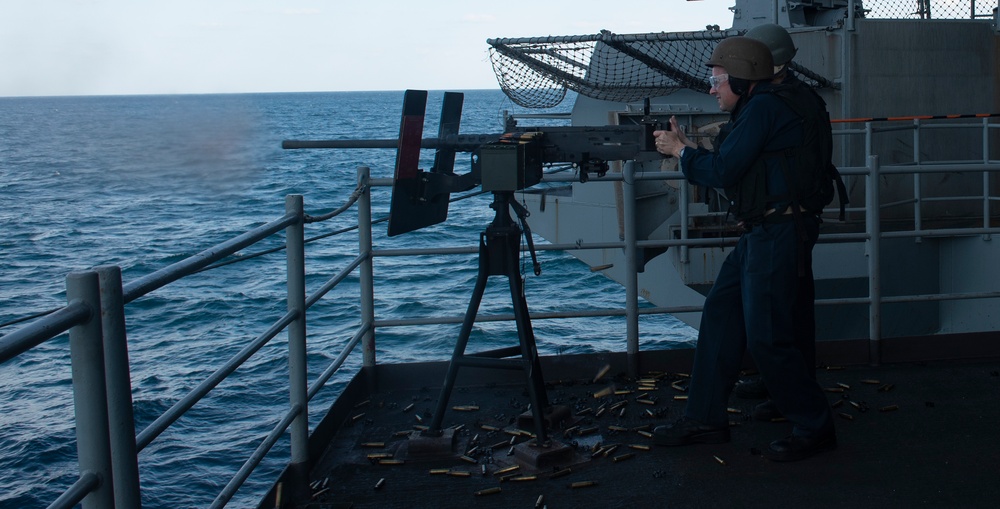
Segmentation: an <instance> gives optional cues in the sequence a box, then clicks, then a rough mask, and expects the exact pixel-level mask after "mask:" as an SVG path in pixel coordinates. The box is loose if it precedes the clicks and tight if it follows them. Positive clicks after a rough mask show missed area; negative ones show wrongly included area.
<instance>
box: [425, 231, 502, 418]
mask: <svg viewBox="0 0 1000 509" xmlns="http://www.w3.org/2000/svg"><path fill="white" fill-rule="evenodd" d="M489 263H490V256H489V250H488V249H487V246H486V242H485V240H484V239H483V236H482V235H480V237H479V275H478V276H476V286H475V288H474V289H473V291H472V298H471V299H470V300H469V307H468V309H467V310H466V311H465V318H464V319H463V320H462V329H461V331H459V333H458V341H457V342H456V343H455V351H454V353H452V354H451V363H449V364H448V374H447V375H446V376H445V380H444V385H443V386H442V387H441V396H440V397H439V398H438V405H437V410H435V411H434V418H433V420H432V421H431V425H430V430H428V431H429V434H437V433H440V432H441V423H442V422H443V421H444V413H445V411H446V409H447V408H448V400H449V399H451V391H452V389H453V388H454V387H455V379H456V378H457V377H458V367H459V363H458V359H459V358H461V357H462V356H463V355H465V347H466V346H467V345H468V344H469V336H470V335H471V334H472V326H473V325H474V324H475V322H476V314H477V313H478V312H479V305H480V303H482V301H483V293H484V292H485V291H486V282H487V281H488V280H489V277H490V274H489Z"/></svg>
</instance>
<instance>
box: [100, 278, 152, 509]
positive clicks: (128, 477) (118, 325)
mask: <svg viewBox="0 0 1000 509" xmlns="http://www.w3.org/2000/svg"><path fill="white" fill-rule="evenodd" d="M94 270H95V271H97V279H98V281H99V282H100V291H101V328H102V330H103V335H104V369H105V372H104V380H105V381H106V383H107V394H108V427H109V436H110V439H111V471H112V474H113V478H114V486H115V506H116V507H130V508H131V507H134V508H136V509H139V508H141V507H142V497H141V495H140V489H139V460H138V453H137V450H136V446H135V413H134V411H133V407H132V377H131V375H130V374H129V361H128V337H127V334H126V330H125V300H124V299H123V297H122V269H121V267H118V266H117V265H103V266H100V267H96V268H95V269H94Z"/></svg>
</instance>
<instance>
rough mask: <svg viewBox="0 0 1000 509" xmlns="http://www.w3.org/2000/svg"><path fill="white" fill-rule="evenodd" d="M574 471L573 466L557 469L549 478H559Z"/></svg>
mask: <svg viewBox="0 0 1000 509" xmlns="http://www.w3.org/2000/svg"><path fill="white" fill-rule="evenodd" d="M572 473H573V469H572V468H564V469H562V470H557V471H555V472H552V475H550V476H549V478H550V479H558V478H560V477H563V476H567V475H569V474H572Z"/></svg>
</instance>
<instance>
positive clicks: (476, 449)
mask: <svg viewBox="0 0 1000 509" xmlns="http://www.w3.org/2000/svg"><path fill="white" fill-rule="evenodd" d="M477 451H479V446H478V445H477V446H475V447H473V448H472V449H469V450H468V451H465V455H466V456H473V455H475V454H476V452H477Z"/></svg>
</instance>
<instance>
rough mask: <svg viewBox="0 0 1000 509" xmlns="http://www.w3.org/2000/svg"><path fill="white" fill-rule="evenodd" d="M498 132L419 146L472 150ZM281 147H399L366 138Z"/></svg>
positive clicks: (289, 142)
mask: <svg viewBox="0 0 1000 509" xmlns="http://www.w3.org/2000/svg"><path fill="white" fill-rule="evenodd" d="M500 136H501V135H500V134H456V135H450V136H446V137H444V138H424V139H423V140H421V141H420V148H429V149H441V148H447V149H451V150H455V151H457V152H473V151H475V150H476V149H477V148H479V147H480V146H482V145H484V144H486V143H492V142H495V141H497V140H499V139H500ZM281 148H283V149H289V150H290V149H302V148H340V149H344V148H399V140H398V139H381V140H377V139H368V140H364V139H361V140H285V141H282V142H281Z"/></svg>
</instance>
